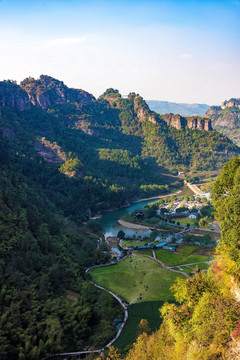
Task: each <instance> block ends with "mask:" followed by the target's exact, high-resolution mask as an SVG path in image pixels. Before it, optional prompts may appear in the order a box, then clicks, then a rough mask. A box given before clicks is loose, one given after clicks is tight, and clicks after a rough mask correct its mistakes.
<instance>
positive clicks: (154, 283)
mask: <svg viewBox="0 0 240 360" xmlns="http://www.w3.org/2000/svg"><path fill="white" fill-rule="evenodd" d="M90 275H91V276H92V279H93V280H94V281H95V282H96V283H97V284H99V285H101V286H103V287H105V288H107V289H109V290H111V291H113V292H114V293H115V294H118V295H119V296H120V297H121V298H122V299H124V300H125V301H127V302H128V303H137V302H143V301H169V300H174V298H173V295H172V293H171V292H170V290H169V287H170V286H171V284H172V283H173V281H174V280H175V279H176V278H177V277H179V276H182V275H179V274H175V273H173V272H171V271H169V270H166V269H164V268H162V267H161V265H160V264H158V263H156V262H155V261H153V260H151V259H149V258H147V257H145V256H142V255H132V256H131V257H129V258H127V259H126V260H124V261H122V262H120V263H118V264H116V265H113V266H108V267H101V268H96V269H94V270H92V271H91V272H90Z"/></svg>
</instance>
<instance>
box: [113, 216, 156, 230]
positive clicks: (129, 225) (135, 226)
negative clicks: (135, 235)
mask: <svg viewBox="0 0 240 360" xmlns="http://www.w3.org/2000/svg"><path fill="white" fill-rule="evenodd" d="M118 223H119V224H120V225H122V226H124V227H126V228H129V229H137V230H149V229H150V227H149V226H146V225H139V224H134V223H131V222H127V221H124V220H121V219H119V220H118Z"/></svg>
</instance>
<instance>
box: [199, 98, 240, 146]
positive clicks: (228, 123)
mask: <svg viewBox="0 0 240 360" xmlns="http://www.w3.org/2000/svg"><path fill="white" fill-rule="evenodd" d="M205 116H207V117H208V118H209V119H210V120H211V121H212V125H213V128H214V129H216V130H218V131H219V132H221V133H222V134H224V135H227V136H228V137H229V138H230V139H231V140H232V141H234V142H235V143H236V144H237V145H240V132H239V130H240V99H230V100H228V101H227V100H226V101H224V102H223V103H222V104H221V106H211V107H210V109H209V110H208V111H207V112H206V114H205Z"/></svg>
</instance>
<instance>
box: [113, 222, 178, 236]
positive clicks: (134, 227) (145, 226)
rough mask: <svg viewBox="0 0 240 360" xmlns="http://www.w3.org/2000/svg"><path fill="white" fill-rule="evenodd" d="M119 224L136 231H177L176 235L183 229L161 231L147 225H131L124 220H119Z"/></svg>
mask: <svg viewBox="0 0 240 360" xmlns="http://www.w3.org/2000/svg"><path fill="white" fill-rule="evenodd" d="M118 223H119V224H120V225H122V226H124V227H126V228H130V229H136V230H152V229H154V230H158V231H166V232H173V231H175V232H176V233H177V232H180V231H182V230H183V229H177V228H176V229H160V228H156V227H154V226H147V225H139V224H134V223H131V222H128V221H124V220H121V219H119V220H118Z"/></svg>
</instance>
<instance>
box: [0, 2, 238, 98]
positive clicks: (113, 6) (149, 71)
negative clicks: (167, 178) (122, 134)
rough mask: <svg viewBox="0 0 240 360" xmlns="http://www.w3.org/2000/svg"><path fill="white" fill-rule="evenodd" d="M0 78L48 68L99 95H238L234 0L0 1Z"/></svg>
mask: <svg viewBox="0 0 240 360" xmlns="http://www.w3.org/2000/svg"><path fill="white" fill-rule="evenodd" d="M0 44H1V48H0V80H3V79H15V80H17V81H18V82H20V81H21V80H23V79H24V78H25V77H27V76H33V77H36V78H37V77H39V75H41V74H48V75H50V76H53V77H56V78H58V79H60V80H63V81H64V82H65V83H66V85H68V86H71V87H76V88H82V89H84V90H87V91H89V92H90V93H93V94H94V95H95V96H99V95H100V94H101V93H102V92H103V91H104V90H105V89H106V88H108V87H114V88H117V89H119V90H120V92H121V93H122V94H127V93H129V92H130V91H135V92H137V93H139V94H141V95H142V96H143V97H144V98H145V99H155V100H167V101H176V102H200V103H207V104H219V103H221V102H222V101H224V100H225V99H229V98H231V97H240V71H239V70H240V1H237V0H231V1H211V0H210V1H186V0H185V1H171V0H170V1H161V0H155V1H154V0H150V1H147V0H139V1H133V0H128V1H126V0H122V1H118V0H117V1H113V0H112V1H108V0H105V1H96V0H88V1H86V0H85V1H81V0H67V1H66V0H58V1H56V0H55V1H53V0H43V1H41V0H40V1H34V0H31V1H28V0H25V1H24V0H21V1H19V0H18V1H17V0H0Z"/></svg>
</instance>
